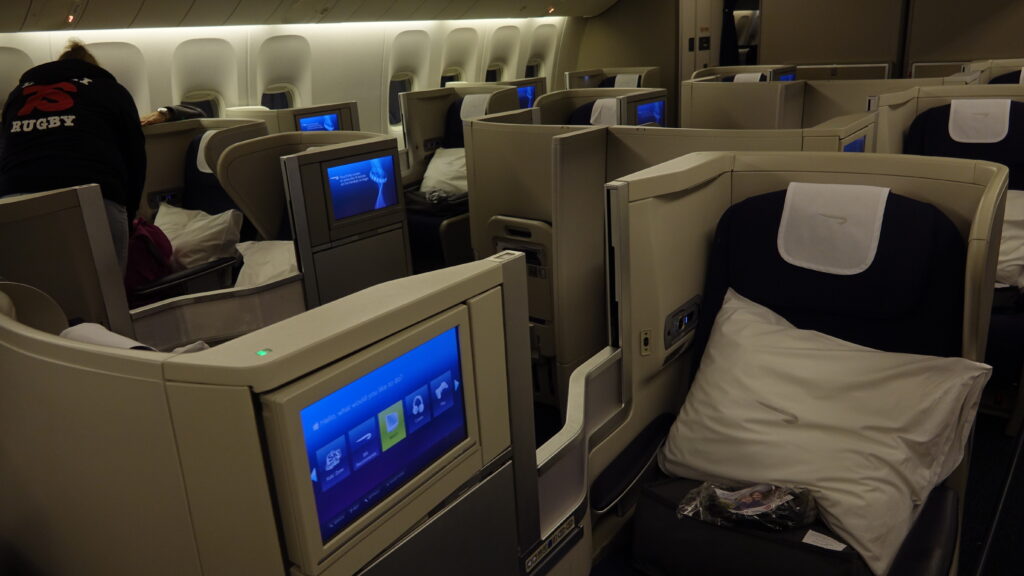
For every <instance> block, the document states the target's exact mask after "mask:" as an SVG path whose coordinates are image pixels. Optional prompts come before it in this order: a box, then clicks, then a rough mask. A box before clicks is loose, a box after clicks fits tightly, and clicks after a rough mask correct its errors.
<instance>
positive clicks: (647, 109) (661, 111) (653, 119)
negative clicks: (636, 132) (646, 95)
mask: <svg viewBox="0 0 1024 576" xmlns="http://www.w3.org/2000/svg"><path fill="white" fill-rule="evenodd" d="M636 123H637V125H640V124H651V123H654V124H657V125H658V126H664V125H665V101H664V100H656V101H654V102H645V103H643V104H638V105H637V107H636Z"/></svg>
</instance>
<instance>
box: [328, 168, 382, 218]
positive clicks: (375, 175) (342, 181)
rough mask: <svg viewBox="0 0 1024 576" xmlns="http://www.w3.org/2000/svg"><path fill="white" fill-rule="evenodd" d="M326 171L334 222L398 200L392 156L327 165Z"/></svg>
mask: <svg viewBox="0 0 1024 576" xmlns="http://www.w3.org/2000/svg"><path fill="white" fill-rule="evenodd" d="M326 172H327V185H328V188H329V189H330V190H329V191H330V195H331V208H332V209H333V215H334V220H335V221H338V220H342V219H344V218H349V217H351V216H356V215H358V214H363V213H365V212H372V211H374V210H380V209H383V208H388V207H391V206H394V205H396V204H397V203H398V185H397V182H396V180H397V178H396V176H395V162H394V157H393V156H391V155H387V156H381V157H379V158H370V159H367V160H358V161H355V162H348V163H344V164H337V165H334V166H328V167H327V169H326Z"/></svg>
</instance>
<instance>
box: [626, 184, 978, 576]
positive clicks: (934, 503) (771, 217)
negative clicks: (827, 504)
mask: <svg viewBox="0 0 1024 576" xmlns="http://www.w3.org/2000/svg"><path fill="white" fill-rule="evenodd" d="M785 205H786V192H785V191H780V192H772V193H768V194H763V195H759V196H755V197H752V198H748V199H747V200H745V201H743V202H740V203H737V204H734V205H733V206H732V207H731V208H730V209H728V210H726V212H725V214H723V216H722V218H721V219H720V220H719V223H718V229H717V232H716V234H715V239H714V241H713V243H712V248H711V254H710V264H709V270H708V278H707V280H706V283H705V288H704V292H703V300H702V303H701V312H700V313H701V315H702V317H703V318H704V319H706V320H707V321H703V322H701V323H700V324H699V325H698V328H697V335H696V340H695V343H694V361H695V362H696V363H699V362H700V360H701V355H702V353H703V351H704V349H705V347H706V346H707V342H708V338H709V336H710V333H711V325H712V322H711V320H712V319H714V318H715V317H716V315H717V314H718V311H719V309H721V307H722V300H723V298H724V296H725V293H726V291H727V290H728V289H730V288H731V289H733V290H735V291H736V292H738V293H740V294H742V295H743V296H744V297H746V298H749V299H751V300H753V301H755V302H757V303H759V304H762V305H764V306H767V307H768V308H770V309H771V310H772V311H774V312H777V313H779V314H780V315H781V316H782V317H784V318H785V319H786V320H788V321H789V322H790V323H792V324H793V325H794V326H796V327H797V328H801V329H805V330H816V331H818V332H822V333H825V334H828V335H831V336H835V337H837V338H840V339H842V340H845V341H848V342H853V343H856V344H860V345H862V346H866V347H869V348H873V349H876V350H885V351H890V352H905V353H913V354H928V355H935V356H957V355H959V352H960V349H961V334H962V319H963V315H962V310H963V294H962V292H963V284H964V269H963V267H964V265H965V262H966V243H965V242H964V240H963V238H961V237H960V234H959V232H958V231H957V229H956V227H955V225H954V224H953V223H952V222H951V221H950V220H949V219H948V218H946V217H945V216H944V215H942V214H941V212H939V211H938V210H937V209H935V208H934V207H932V206H931V205H928V204H924V203H921V202H917V201H914V200H910V199H908V198H904V197H901V196H896V195H895V194H893V195H890V196H889V197H888V199H887V203H886V206H885V217H884V220H883V221H882V237H881V239H880V240H879V243H878V248H877V250H878V251H877V253H876V255H875V257H874V262H873V263H872V265H871V266H870V267H869V268H868V269H867V270H865V271H864V272H862V273H860V274H858V275H857V276H856V277H853V276H839V275H834V274H828V273H823V272H815V271H809V270H807V269H804V268H798V267H796V266H793V265H791V264H789V263H788V262H786V261H784V260H783V258H782V257H781V256H780V254H779V250H778V248H777V244H776V242H775V240H776V238H777V237H778V236H779V226H780V220H781V219H782V213H783V207H784V206H785ZM922 260H924V261H925V262H927V264H926V265H924V266H912V264H915V263H919V262H921V261H922ZM765 278H772V279H773V281H772V282H765V281H764V279H765ZM841 409H842V408H840V410H841ZM809 433H811V432H809ZM751 473H752V474H754V475H756V474H757V471H756V470H754V471H751ZM698 484H699V482H697V481H691V480H686V479H681V480H668V481H665V482H663V483H660V484H659V485H657V486H655V487H651V488H650V489H649V491H648V492H647V493H646V494H645V496H647V497H645V498H642V500H641V504H640V508H639V511H638V516H637V521H636V528H637V531H636V532H635V533H634V541H635V542H636V544H635V546H636V548H635V549H636V550H637V552H638V556H639V557H638V558H637V559H636V561H637V562H638V563H639V564H640V565H641V566H643V567H645V568H647V569H649V571H650V573H652V574H670V573H682V572H689V571H692V572H694V573H699V574H709V573H719V574H737V575H738V574H745V573H747V570H748V569H749V567H750V565H751V563H757V564H759V565H761V566H762V567H761V569H760V573H762V574H779V575H783V574H812V573H813V574H820V575H825V574H844V575H845V574H849V575H854V574H857V575H861V574H864V575H866V574H870V573H871V572H870V571H869V570H868V568H867V566H866V565H864V564H863V563H862V561H861V560H860V558H859V557H858V555H857V554H856V552H854V550H853V549H852V548H847V549H846V550H845V554H842V553H840V554H833V555H828V554H823V553H822V552H821V551H819V550H817V549H813V548H811V547H809V546H808V547H804V548H803V549H799V548H797V549H795V550H794V548H793V547H792V546H793V544H792V542H794V541H797V540H799V539H802V538H803V537H804V535H805V534H806V529H804V528H800V529H796V530H786V531H783V532H781V533H779V534H770V535H766V534H758V530H757V529H753V530H749V531H748V530H743V529H740V530H736V531H732V530H727V529H722V528H719V527H717V526H712V525H710V524H707V523H704V522H701V521H698V520H692V519H689V518H686V519H681V520H679V519H676V518H675V504H678V502H679V501H681V500H682V497H683V496H685V494H686V492H688V491H689V490H691V489H693V488H695V487H696V486H697V485H698ZM936 490H937V492H935V493H933V494H932V495H931V496H929V498H928V501H927V503H926V505H925V507H924V508H923V510H922V511H921V515H922V519H929V522H930V523H932V525H930V526H925V525H923V524H922V525H920V526H919V532H918V534H915V536H917V537H919V538H923V539H924V540H923V543H925V544H927V545H923V544H919V543H917V542H916V541H914V540H913V538H914V536H912V537H911V540H910V541H908V542H907V544H906V545H907V546H913V547H915V548H917V547H919V548H921V549H923V550H927V554H926V555H924V558H921V557H920V556H916V557H915V555H909V554H908V556H907V557H906V558H905V560H904V561H905V562H908V563H909V564H910V566H907V567H901V566H899V565H898V564H897V565H896V566H895V567H894V568H893V569H892V571H891V572H890V574H907V575H911V574H914V575H923V574H945V573H946V572H948V570H949V567H950V565H951V563H952V558H953V551H954V549H955V548H956V537H957V530H956V527H957V525H958V523H957V498H956V494H955V492H954V491H953V490H952V489H950V488H949V487H945V486H940V487H938V488H937V489H936ZM654 494H657V495H658V496H659V497H660V498H669V497H671V498H672V500H671V501H672V502H674V504H673V505H672V506H670V507H667V508H666V507H664V505H663V504H661V502H660V501H657V500H655V499H654V498H653V497H651V496H652V495H654ZM655 502H658V505H652V504H653V503H655ZM665 511H667V512H670V513H671V519H672V520H673V521H672V522H668V523H667V524H668V525H669V526H672V528H670V529H666V520H665V517H664V514H663V512H665ZM935 518H937V519H939V520H938V521H935V520H934V519H935ZM812 529H813V530H815V531H816V532H819V533H822V534H826V535H827V536H829V537H830V538H832V539H835V540H841V538H840V537H839V536H837V535H836V534H835V533H834V532H833V531H831V530H830V529H829V528H828V527H827V525H824V524H822V523H820V522H819V524H818V525H815V526H814V527H813V528H812ZM680 548H692V550H691V551H690V552H689V553H684V554H674V553H672V551H675V550H679V549H680ZM779 548H781V549H782V550H780V549H779ZM698 549H699V550H704V551H706V552H710V553H700V552H697V550H698ZM728 549H743V550H744V554H743V555H742V556H743V557H742V559H741V558H739V556H738V555H737V556H733V557H731V558H730V557H725V558H723V557H721V556H719V555H718V554H716V553H714V552H713V551H714V550H721V551H724V550H728ZM758 558H761V559H762V560H764V561H765V563H764V564H760V563H759V562H758V561H757V559H758ZM769 560H772V561H771V562H769Z"/></svg>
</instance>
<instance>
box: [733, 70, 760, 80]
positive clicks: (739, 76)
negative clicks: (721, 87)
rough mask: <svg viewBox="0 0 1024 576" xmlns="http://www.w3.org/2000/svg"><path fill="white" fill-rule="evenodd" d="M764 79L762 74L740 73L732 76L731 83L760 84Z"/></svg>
mask: <svg viewBox="0 0 1024 576" xmlns="http://www.w3.org/2000/svg"><path fill="white" fill-rule="evenodd" d="M763 79H764V74H763V73H761V72H742V73H740V74H737V75H735V76H733V78H732V81H733V82H760V81H761V80H763Z"/></svg>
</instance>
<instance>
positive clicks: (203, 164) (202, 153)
mask: <svg viewBox="0 0 1024 576" xmlns="http://www.w3.org/2000/svg"><path fill="white" fill-rule="evenodd" d="M214 132H217V130H207V131H206V132H203V137H202V138H200V139H199V152H198V153H197V154H196V168H198V169H199V171H200V172H202V173H204V174H213V168H210V164H209V163H208V162H207V161H206V143H207V142H209V141H210V136H213V133H214Z"/></svg>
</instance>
